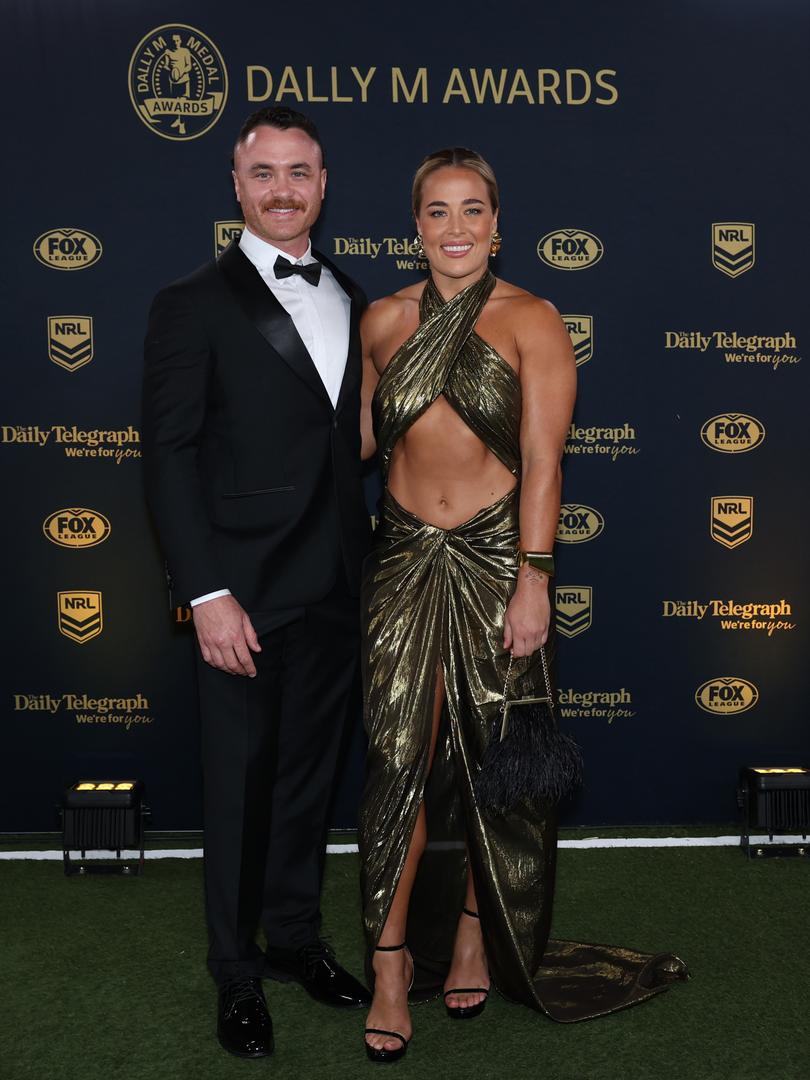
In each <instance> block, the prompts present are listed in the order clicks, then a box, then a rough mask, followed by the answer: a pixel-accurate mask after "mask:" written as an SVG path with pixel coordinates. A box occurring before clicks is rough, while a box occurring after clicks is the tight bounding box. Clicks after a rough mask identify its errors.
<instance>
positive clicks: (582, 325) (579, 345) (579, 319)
mask: <svg viewBox="0 0 810 1080" xmlns="http://www.w3.org/2000/svg"><path fill="white" fill-rule="evenodd" d="M562 321H563V322H564V323H565V329H566V330H567V331H568V336H569V337H570V338H571V344H572V345H573V346H574V359H575V360H576V362H577V367H579V366H580V365H581V364H586V363H587V362H588V361H589V360H590V359H591V357H592V356H593V316H592V315H563V317H562Z"/></svg>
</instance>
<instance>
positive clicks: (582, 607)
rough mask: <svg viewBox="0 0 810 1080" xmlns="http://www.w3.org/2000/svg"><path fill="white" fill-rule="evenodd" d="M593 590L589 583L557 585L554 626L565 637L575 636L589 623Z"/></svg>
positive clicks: (586, 627)
mask: <svg viewBox="0 0 810 1080" xmlns="http://www.w3.org/2000/svg"><path fill="white" fill-rule="evenodd" d="M592 596H593V590H592V589H591V586H590V585H558V586H557V588H556V590H555V597H556V611H557V614H556V626H557V630H558V631H559V632H560V633H561V634H563V635H564V636H565V637H569V638H572V637H576V636H577V634H581V633H583V631H585V630H587V629H588V627H589V626H590V625H591V612H592V609H593V603H592Z"/></svg>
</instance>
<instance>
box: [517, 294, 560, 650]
mask: <svg viewBox="0 0 810 1080" xmlns="http://www.w3.org/2000/svg"><path fill="white" fill-rule="evenodd" d="M515 339H516V343H517V348H518V354H519V356H520V385H521V390H522V394H523V412H522V416H521V423H520V453H521V461H522V479H521V492H520V548H521V550H523V551H539V552H550V551H552V549H553V547H554V538H555V536H556V533H557V522H558V520H559V515H560V492H561V488H562V469H561V462H562V455H563V448H564V446H565V439H566V436H567V433H568V428H569V426H570V424H571V414H572V413H573V410H574V398H575V396H576V364H575V362H574V351H573V348H572V346H571V339H570V337H569V336H568V331H567V330H566V329H565V325H564V323H563V321H562V319H561V318H560V316H559V314H558V313H557V310H556V308H555V307H554V305H553V304H550V303H548V301H546V300H539V299H537V298H536V297H531V298H530V299H527V300H526V301H525V302H521V308H520V311H519V313H518V316H517V318H516V319H515ZM548 588H549V579H548V577H547V575H546V574H544V573H542V572H541V571H539V570H536V569H535V568H534V567H532V566H530V565H528V564H524V565H523V566H522V567H521V568H520V571H519V572H518V579H517V586H516V588H515V592H514V595H513V596H512V599H511V601H510V603H509V607H508V608H507V610H506V617H505V619H504V642H503V643H504V648H506V649H511V650H512V652H513V654H514V655H515V656H528V655H530V654H531V653H533V652H534V651H535V650H536V649H539V648H540V646H541V645H544V644H545V642H546V640H547V638H548V630H549V622H550V619H551V604H550V602H549V596H548Z"/></svg>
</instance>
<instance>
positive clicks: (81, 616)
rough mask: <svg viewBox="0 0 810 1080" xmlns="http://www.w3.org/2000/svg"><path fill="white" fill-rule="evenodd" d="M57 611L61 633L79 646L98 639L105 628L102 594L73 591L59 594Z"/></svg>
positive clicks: (80, 590) (91, 591) (82, 590)
mask: <svg viewBox="0 0 810 1080" xmlns="http://www.w3.org/2000/svg"><path fill="white" fill-rule="evenodd" d="M57 609H58V625H59V633H60V634H64V635H65V637H66V638H70V640H71V641H75V642H76V644H77V645H85V644H86V643H87V642H88V641H90V640H91V639H92V638H94V637H98V635H99V634H100V633H101V631H102V629H103V627H104V623H103V619H102V614H101V593H100V592H96V591H93V590H86V589H71V590H69V591H67V592H60V593H57Z"/></svg>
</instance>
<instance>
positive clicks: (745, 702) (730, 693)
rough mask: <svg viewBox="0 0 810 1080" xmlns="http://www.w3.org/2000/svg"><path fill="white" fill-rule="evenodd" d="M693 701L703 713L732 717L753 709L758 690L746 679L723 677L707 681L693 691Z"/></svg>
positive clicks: (731, 676) (756, 700)
mask: <svg viewBox="0 0 810 1080" xmlns="http://www.w3.org/2000/svg"><path fill="white" fill-rule="evenodd" d="M695 701H696V703H697V704H698V705H699V706H700V708H701V709H703V711H704V712H708V713H714V714H715V715H716V716H733V715H734V714H735V713H742V712H747V711H748V710H749V709H753V707H754V706H755V705H756V703H757V702H758V701H759V690H757V688H756V687H755V686H754V684H753V683H752V682H749V681H748V679H741V678H739V677H738V676H735V675H730V676H723V677H722V678H717V679H708V680H707V681H706V682H705V683H703V684H702V685H701V686H699V687H698V688H697V690H696V691H695Z"/></svg>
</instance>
